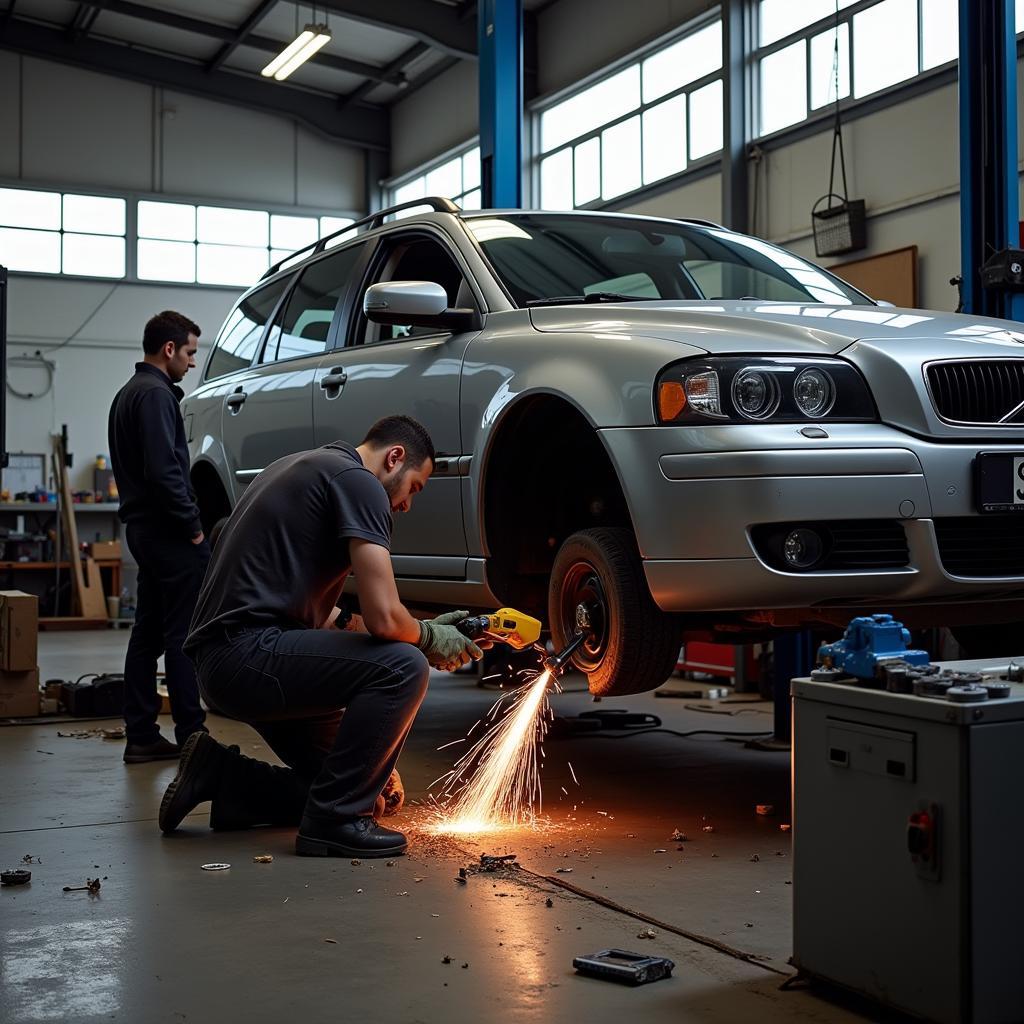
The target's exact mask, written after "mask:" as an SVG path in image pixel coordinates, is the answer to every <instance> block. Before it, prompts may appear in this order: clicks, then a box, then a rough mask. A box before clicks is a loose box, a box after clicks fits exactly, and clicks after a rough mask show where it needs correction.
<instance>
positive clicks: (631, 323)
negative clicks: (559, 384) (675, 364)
mask: <svg viewBox="0 0 1024 1024" xmlns="http://www.w3.org/2000/svg"><path fill="white" fill-rule="evenodd" d="M530 318H531V321H532V323H533V326H534V327H535V328H536V330H538V331H544V332H552V333H567V332H572V333H589V334H597V335H601V334H608V335H618V336H622V335H630V336H633V337H644V338H660V339H663V340H666V341H679V342H686V343H687V344H688V345H693V346H695V347H698V348H703V349H705V350H706V351H707V352H709V353H712V354H730V353H744V352H757V353H769V352H782V353H789V352H792V353H800V354H804V355H809V356H814V355H835V354H836V353H839V352H842V351H843V350H844V349H846V348H848V347H849V346H850V345H852V344H853V343H854V342H856V341H860V340H862V339H866V338H870V339H872V341H873V342H875V343H877V344H878V345H879V346H881V347H884V348H889V347H891V346H892V345H893V343H895V347H899V348H902V346H903V343H904V342H918V343H920V342H921V341H923V340H925V339H927V353H925V352H924V350H923V347H922V346H920V345H919V344H915V345H913V346H910V348H913V349H916V350H917V351H916V352H915V353H914V355H915V356H916V357H917V359H918V360H920V359H921V358H922V357H925V358H942V356H943V354H945V353H946V352H955V353H956V354H960V355H963V354H967V353H965V348H969V349H977V350H978V351H973V352H971V353H970V354H975V355H982V354H985V353H984V352H981V351H980V349H983V348H987V347H988V346H989V345H994V346H996V347H999V348H1001V349H1003V351H1004V354H1006V351H1005V350H1006V349H1007V348H1009V349H1012V350H1013V352H1014V354H1016V353H1018V352H1019V353H1020V354H1021V355H1024V333H1021V332H1018V330H1017V328H1019V327H1020V325H1019V324H1015V323H1011V322H1009V321H1003V320H991V319H986V318H984V317H969V316H964V315H962V314H957V313H945V312H938V311H934V310H921V309H895V308H892V307H883V306H830V305H823V304H820V303H809V304H806V305H802V304H795V303H789V302H762V301H728V302H721V301H717V302H671V301H666V300H664V299H652V300H649V301H648V300H643V301H639V302H621V303H602V304H601V305H596V304H594V305H573V306H539V307H534V308H532V309H531V310H530ZM965 342H969V343H970V345H969V346H965Z"/></svg>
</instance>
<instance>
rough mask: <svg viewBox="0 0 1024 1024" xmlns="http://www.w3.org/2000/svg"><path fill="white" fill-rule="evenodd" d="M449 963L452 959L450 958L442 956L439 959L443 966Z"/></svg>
mask: <svg viewBox="0 0 1024 1024" xmlns="http://www.w3.org/2000/svg"><path fill="white" fill-rule="evenodd" d="M451 962H452V958H451V957H450V956H443V957H441V963H443V964H450V963H451Z"/></svg>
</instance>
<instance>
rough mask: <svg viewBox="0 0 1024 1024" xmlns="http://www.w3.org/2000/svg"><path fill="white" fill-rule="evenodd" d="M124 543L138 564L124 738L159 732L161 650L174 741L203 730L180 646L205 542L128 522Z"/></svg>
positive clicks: (147, 739)
mask: <svg viewBox="0 0 1024 1024" xmlns="http://www.w3.org/2000/svg"><path fill="white" fill-rule="evenodd" d="M125 533H126V535H127V540H128V547H129V549H130V550H131V553H132V555H134V556H135V561H136V562H137V563H138V566H139V576H138V583H137V598H136V610H135V625H134V626H133V627H132V635H131V639H130V640H129V641H128V653H127V655H126V656H125V660H124V719H125V726H126V728H125V732H126V739H127V741H128V743H132V744H140V745H148V744H150V743H155V742H156V741H157V740H158V739H159V737H160V729H159V727H158V725H157V715H158V714H159V713H160V697H159V695H158V694H157V691H156V663H157V659H158V658H159V657H160V655H161V654H162V655H163V656H164V669H165V672H166V681H167V692H168V694H169V696H170V699H171V715H172V716H173V718H174V734H175V737H176V738H177V741H178V743H184V742H185V740H186V739H187V738H188V737H189V736H191V735H192V733H194V732H198V731H199V730H200V729H203V728H204V726H203V721H204V719H205V717H206V716H205V714H204V712H203V709H202V707H201V706H200V704H199V687H198V684H197V683H196V673H195V667H194V666H193V664H192V662H191V661H190V660H189V658H188V656H187V655H185V654H184V653H183V652H182V650H181V645H182V644H183V643H184V642H185V637H186V636H187V635H188V627H189V622H190V621H191V619H192V613H193V612H194V611H195V607H196V598H197V597H198V595H199V588H200V586H201V585H202V582H203V574H204V573H205V572H206V565H207V562H209V560H210V546H209V545H208V544H207V543H206V541H203V543H201V544H193V543H192V542H191V541H189V540H187V539H184V538H179V537H175V536H173V535H172V534H171V533H170V531H169V530H168V528H167V527H164V526H158V525H153V526H151V525H149V524H146V523H140V522H137V521H133V522H129V523H128V524H127V527H126V529H125Z"/></svg>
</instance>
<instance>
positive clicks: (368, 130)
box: [0, 18, 390, 150]
mask: <svg viewBox="0 0 1024 1024" xmlns="http://www.w3.org/2000/svg"><path fill="white" fill-rule="evenodd" d="M0 49H5V50H12V51H14V52H15V53H22V54H27V55H29V56H32V57H40V58H42V59H44V60H53V61H58V62H59V63H62V64H70V65H72V66H73V67H78V68H84V69H86V70H88V71H96V72H99V73H101V74H107V75H115V76H116V77H119V78H127V79H131V80H132V81H135V82H142V83H143V84H145V85H155V86H160V87H162V88H165V89H173V90H175V91H177V92H183V93H189V94H190V95H193V96H202V97H204V98H206V99H212V100H218V101H219V102H221V103H231V104H234V105H235V106H240V107H247V108H249V109H250V110H260V111H263V112H264V113H269V114H279V115H281V116H283V117H288V118H291V119H293V120H295V121H299V122H300V123H302V124H304V125H306V126H307V127H309V128H311V129H312V130H313V131H316V132H319V133H320V134H322V135H325V136H327V137H328V138H331V139H336V140H337V141H339V142H345V143H348V144H349V145H353V146H359V147H363V148H365V149H372V150H387V149H388V148H389V146H390V121H389V116H388V113H387V111H386V110H382V109H380V108H374V107H371V106H368V105H365V104H361V105H353V106H351V107H348V108H346V109H345V110H344V111H339V110H338V108H337V102H336V100H334V99H332V98H331V97H330V96H318V95H316V94H315V93H311V92H308V91H307V90H304V89H296V88H294V87H292V86H288V85H285V84H283V83H281V82H268V81H265V80H263V79H262V78H259V77H258V76H250V75H246V74H240V73H234V72H230V71H215V72H213V73H212V74H210V73H208V72H207V71H206V70H205V69H204V68H203V66H202V65H201V64H194V63H191V62H189V61H186V60H179V59H177V58H173V57H166V56H163V55H161V54H157V53H152V52H151V51H148V50H141V49H135V48H134V47H130V46H122V45H119V44H117V43H107V42H103V41H101V40H98V39H92V38H85V39H81V40H79V41H78V42H77V43H76V42H73V41H72V40H70V39H68V35H67V32H66V31H65V30H64V29H52V28H45V27H43V26H42V25H38V24H36V23H34V22H29V21H24V20H22V19H21V18H12V19H11V20H10V21H9V22H8V23H7V25H6V28H5V29H4V32H3V34H2V35H0Z"/></svg>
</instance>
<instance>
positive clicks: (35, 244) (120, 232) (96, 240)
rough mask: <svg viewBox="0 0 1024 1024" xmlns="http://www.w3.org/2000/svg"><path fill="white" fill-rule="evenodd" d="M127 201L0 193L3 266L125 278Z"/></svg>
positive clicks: (11, 191)
mask: <svg viewBox="0 0 1024 1024" xmlns="http://www.w3.org/2000/svg"><path fill="white" fill-rule="evenodd" d="M126 205H127V204H126V202H125V200H124V199H117V198H112V197H109V196H90V195H78V194H76V193H71V192H67V193H61V192H46V191H36V190H32V189H21V188H0V264H2V265H3V266H6V267H7V268H8V269H9V270H20V271H27V272H29V273H36V274H76V275H81V276H85V277H107V278H120V277H124V276H125V210H126Z"/></svg>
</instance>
